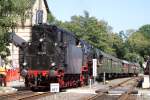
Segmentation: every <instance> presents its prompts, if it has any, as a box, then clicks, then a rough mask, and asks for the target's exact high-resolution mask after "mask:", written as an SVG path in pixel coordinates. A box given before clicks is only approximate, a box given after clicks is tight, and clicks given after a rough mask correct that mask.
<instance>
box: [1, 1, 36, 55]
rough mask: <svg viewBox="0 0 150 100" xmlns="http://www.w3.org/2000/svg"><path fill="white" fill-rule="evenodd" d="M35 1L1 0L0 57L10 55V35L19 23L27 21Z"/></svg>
mask: <svg viewBox="0 0 150 100" xmlns="http://www.w3.org/2000/svg"><path fill="white" fill-rule="evenodd" d="M33 3H34V0H0V55H1V56H2V57H3V58H5V57H6V56H7V55H9V49H8V48H7V46H8V44H9V43H8V42H9V41H8V38H9V33H8V32H10V31H11V30H12V29H14V28H15V26H16V25H17V23H18V22H19V21H20V22H22V24H23V22H24V21H25V19H26V17H27V16H28V15H29V10H30V8H31V7H32V4H33Z"/></svg>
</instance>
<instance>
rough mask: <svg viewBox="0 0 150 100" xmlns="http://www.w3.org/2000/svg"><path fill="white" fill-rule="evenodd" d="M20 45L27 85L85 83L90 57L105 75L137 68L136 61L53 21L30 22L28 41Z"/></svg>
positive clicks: (91, 70)
mask: <svg viewBox="0 0 150 100" xmlns="http://www.w3.org/2000/svg"><path fill="white" fill-rule="evenodd" d="M23 47H24V53H23V59H22V60H21V61H20V65H21V74H22V75H23V76H24V77H25V85H26V86H27V87H32V88H40V87H49V84H50V83H59V85H60V88H66V87H78V86H82V85H86V84H88V79H89V78H92V75H93V68H92V65H93V64H92V63H93V62H92V59H97V65H98V68H97V75H98V77H102V73H104V72H105V73H106V77H109V76H111V77H114V76H117V75H118V76H120V75H131V76H132V75H134V74H137V73H138V71H139V69H138V68H139V66H138V65H137V64H134V63H130V62H127V61H123V60H120V59H117V58H115V57H112V56H110V55H108V54H106V53H104V52H102V51H100V50H99V49H96V48H94V47H93V46H92V45H90V44H88V43H87V42H85V41H83V40H79V39H78V38H77V37H76V36H75V35H74V34H73V33H70V32H67V31H65V30H63V29H60V28H58V27H56V26H53V25H46V24H41V25H35V26H33V27H32V38H31V41H30V42H29V43H26V44H24V46H23Z"/></svg>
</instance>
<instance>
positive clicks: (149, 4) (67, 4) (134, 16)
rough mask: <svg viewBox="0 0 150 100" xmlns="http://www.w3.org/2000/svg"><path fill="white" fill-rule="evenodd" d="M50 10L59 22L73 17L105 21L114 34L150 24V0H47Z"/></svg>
mask: <svg viewBox="0 0 150 100" xmlns="http://www.w3.org/2000/svg"><path fill="white" fill-rule="evenodd" d="M47 1H48V5H49V9H50V11H51V12H52V14H53V15H54V16H55V17H56V19H58V20H62V21H70V18H71V16H73V15H84V13H83V12H84V11H85V10H86V11H88V12H89V14H90V16H94V17H96V18H97V19H98V20H105V21H106V22H108V24H109V25H110V26H112V28H113V31H114V32H119V31H121V30H124V31H125V30H127V29H138V28H139V27H141V26H142V25H145V24H150V0H47Z"/></svg>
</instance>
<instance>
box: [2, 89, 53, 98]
mask: <svg viewBox="0 0 150 100" xmlns="http://www.w3.org/2000/svg"><path fill="white" fill-rule="evenodd" d="M52 94H53V93H50V92H32V91H18V92H16V93H11V94H5V95H1V96H0V100H31V99H32V100H35V99H38V98H40V97H43V96H49V95H52Z"/></svg>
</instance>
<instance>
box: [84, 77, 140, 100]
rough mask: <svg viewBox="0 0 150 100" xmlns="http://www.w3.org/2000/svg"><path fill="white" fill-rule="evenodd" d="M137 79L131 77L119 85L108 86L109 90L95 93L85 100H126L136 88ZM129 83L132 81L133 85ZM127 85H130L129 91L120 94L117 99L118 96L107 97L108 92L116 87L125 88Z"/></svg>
mask: <svg viewBox="0 0 150 100" xmlns="http://www.w3.org/2000/svg"><path fill="white" fill-rule="evenodd" d="M138 79H139V78H135V77H133V78H130V79H127V80H125V81H123V82H121V83H119V84H116V85H113V86H110V88H109V90H105V91H102V92H101V91H96V93H97V94H96V95H94V96H91V97H88V98H86V99H85V100H128V98H129V96H130V94H131V93H132V92H133V89H134V87H136V86H137V84H138V82H137V80H138ZM130 81H132V82H133V83H128V82H130ZM129 84H130V87H129V89H127V91H126V92H125V93H122V94H121V95H120V96H119V97H118V96H108V91H110V90H113V89H115V88H118V87H126V86H127V85H129Z"/></svg>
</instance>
